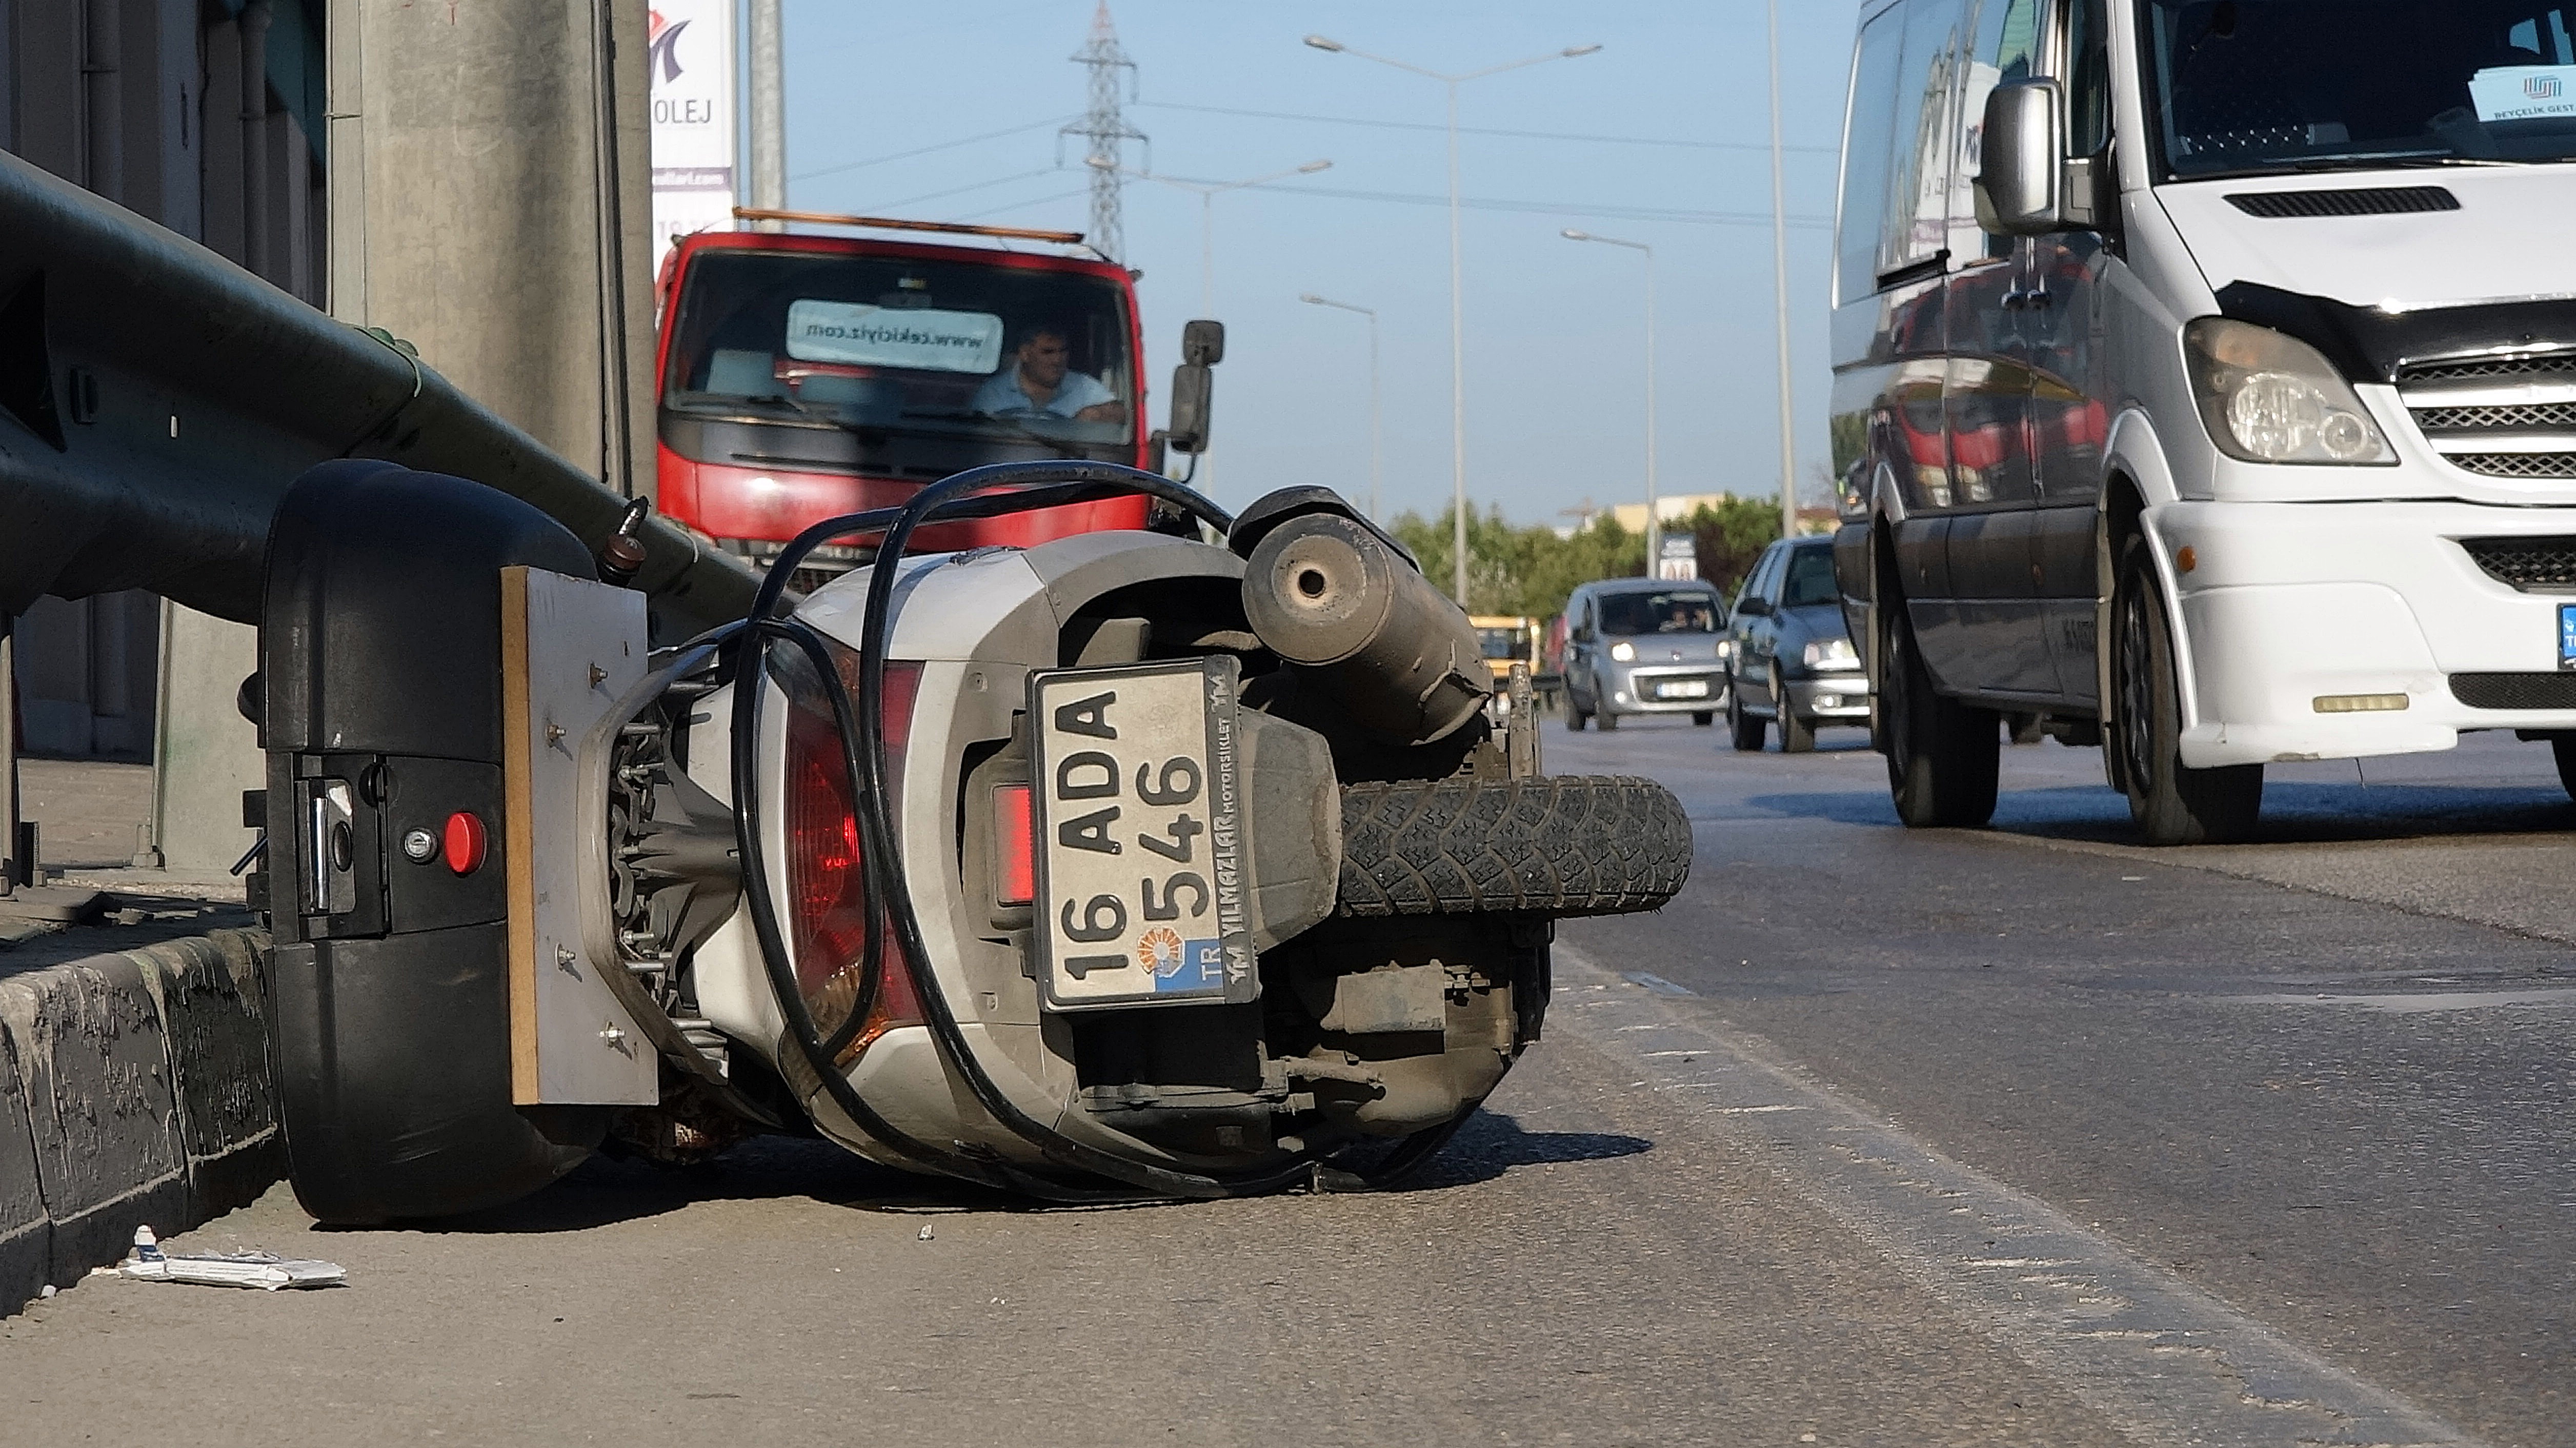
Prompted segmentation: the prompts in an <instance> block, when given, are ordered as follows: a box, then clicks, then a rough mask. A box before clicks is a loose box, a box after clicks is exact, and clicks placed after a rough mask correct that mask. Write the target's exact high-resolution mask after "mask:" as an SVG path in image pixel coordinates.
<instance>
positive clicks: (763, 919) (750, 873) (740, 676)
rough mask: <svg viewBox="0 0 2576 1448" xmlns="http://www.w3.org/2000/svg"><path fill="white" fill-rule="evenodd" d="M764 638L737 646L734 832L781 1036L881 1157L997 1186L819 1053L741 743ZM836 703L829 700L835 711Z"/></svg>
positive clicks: (747, 730)
mask: <svg viewBox="0 0 2576 1448" xmlns="http://www.w3.org/2000/svg"><path fill="white" fill-rule="evenodd" d="M782 632H785V631H782ZM764 635H765V631H764V632H763V633H755V634H753V635H750V636H748V637H746V638H745V639H744V640H743V643H742V648H743V664H742V666H741V667H739V668H737V669H736V670H735V678H734V691H733V729H734V738H733V743H734V748H733V793H734V823H735V829H734V833H735V836H736V843H737V844H738V846H739V848H740V849H741V851H742V893H743V903H744V904H745V905H747V906H749V907H750V912H749V913H750V915H751V926H752V933H753V934H754V935H755V936H757V937H758V939H759V943H760V958H761V966H762V969H763V970H764V971H765V972H766V973H767V975H768V976H769V990H770V994H771V995H773V996H776V997H777V998H778V1008H779V1010H780V1011H781V1012H783V1013H784V1014H785V1015H786V1017H787V1034H788V1035H789V1036H790V1037H792V1038H793V1039H794V1040H795V1042H796V1045H797V1047H798V1049H799V1050H800V1051H801V1052H802V1053H803V1055H804V1056H805V1061H806V1064H807V1065H808V1066H811V1067H812V1068H813V1070H814V1074H815V1075H816V1076H818V1077H820V1078H821V1080H822V1085H823V1089H824V1090H825V1092H826V1093H828V1094H829V1095H830V1096H831V1098H832V1101H833V1104H835V1105H837V1106H839V1107H840V1108H841V1110H842V1111H844V1112H846V1113H848V1115H849V1117H850V1119H851V1120H852V1121H853V1122H855V1123H856V1124H857V1125H858V1127H859V1129H860V1130H862V1131H865V1132H867V1133H868V1135H869V1136H870V1137H872V1138H874V1139H875V1140H877V1141H879V1142H881V1143H883V1144H884V1145H885V1147H886V1149H887V1150H889V1151H892V1152H893V1153H894V1154H895V1155H897V1156H900V1157H902V1158H903V1159H904V1160H906V1161H909V1162H913V1163H915V1164H916V1165H919V1166H923V1167H927V1168H929V1169H930V1170H932V1171H937V1172H941V1173H943V1174H963V1175H967V1176H968V1177H969V1179H970V1180H977V1181H982V1182H985V1183H986V1184H987V1185H999V1183H998V1182H994V1181H993V1180H992V1179H991V1178H989V1177H985V1176H982V1175H980V1174H976V1173H972V1172H965V1173H960V1172H959V1168H958V1164H957V1163H955V1162H952V1161H951V1160H949V1159H948V1156H947V1154H946V1153H943V1152H941V1151H939V1150H938V1149H937V1148H934V1147H931V1146H927V1145H924V1144H923V1143H921V1142H918V1141H915V1140H914V1139H912V1138H911V1137H910V1136H907V1135H905V1134H904V1133H903V1132H901V1131H898V1130H896V1129H895V1127H894V1126H893V1125H892V1124H890V1123H888V1122H887V1121H886V1119H885V1118H884V1117H881V1116H879V1115H877V1114H876V1112H875V1111H873V1110H871V1109H870V1108H869V1106H868V1104H867V1102H865V1101H864V1100H862V1099H860V1097H859V1093H858V1092H857V1090H856V1089H855V1088H853V1087H852V1086H851V1085H850V1083H849V1081H848V1079H847V1078H845V1077H844V1076H843V1075H842V1074H841V1071H840V1069H839V1068H838V1067H837V1066H835V1065H833V1063H832V1058H831V1056H830V1055H829V1054H828V1053H826V1052H824V1051H823V1050H822V1049H821V1045H822V1043H821V1042H820V1041H819V1040H818V1039H817V1038H816V1031H815V1026H814V1015H813V1012H812V1011H810V1010H808V1009H807V1008H806V1005H805V996H804V993H803V992H802V991H801V990H799V989H797V985H796V967H795V964H794V958H793V957H792V956H790V955H789V954H788V950H787V942H786V940H785V938H784V937H783V936H782V934H781V933H780V931H779V928H778V912H777V904H776V902H775V901H774V900H772V899H771V897H770V893H769V868H768V862H767V860H766V859H765V858H764V857H763V855H762V852H761V836H762V830H761V821H760V803H759V802H760V788H759V765H760V753H759V750H758V749H756V748H746V747H744V743H743V741H745V740H746V739H750V740H757V739H758V738H759V737H760V706H761V699H762V696H763V695H765V694H767V693H768V692H769V691H768V689H767V688H766V687H765V685H766V683H767V678H766V673H767V671H766V670H765V669H763V668H762V667H760V665H761V663H762V660H763V658H764V657H765V655H766V652H767V650H766V648H765V636H764ZM785 636H786V637H788V638H789V639H790V641H791V642H794V643H796V644H797V645H798V647H799V648H801V649H804V650H806V653H807V657H808V658H809V659H810V660H811V661H812V662H813V663H814V665H815V667H817V668H819V669H822V670H824V671H825V672H826V673H828V672H829V671H830V670H831V668H832V659H831V654H830V651H829V650H827V649H825V648H823V646H822V644H821V641H820V640H818V639H811V638H810V636H807V637H799V636H797V635H796V634H794V633H785ZM838 702H839V701H837V700H836V701H835V704H836V707H837V705H838Z"/></svg>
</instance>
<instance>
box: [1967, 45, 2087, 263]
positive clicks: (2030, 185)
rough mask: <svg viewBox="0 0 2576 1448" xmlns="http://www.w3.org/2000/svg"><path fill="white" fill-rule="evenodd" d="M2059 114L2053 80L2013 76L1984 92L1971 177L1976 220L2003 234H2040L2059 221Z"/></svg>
mask: <svg viewBox="0 0 2576 1448" xmlns="http://www.w3.org/2000/svg"><path fill="white" fill-rule="evenodd" d="M2062 114H2064V107H2063V106H2062V105H2061V104H2060V100H2059V93H2058V88H2057V82H2055V81H2053V80H2021V81H2014V82H2013V83H2011V84H2010V85H1999V86H1997V87H1995V88H1994V90H1993V92H1992V93H1991V94H1989V95H1988V96H1987V97H1986V117H1985V136H1984V142H1983V146H1982V153H1981V155H1980V156H1979V159H1978V166H1977V181H1976V196H1977V224H1978V225H1980V226H1982V227H1984V228H1985V229H1986V230H1988V231H1991V232H1995V233H1997V234H1999V235H2004V236H2044V235H2046V234H2048V233H2049V232H2052V231H2057V230H2060V229H2062V228H2063V227H2064V225H2065V216H2064V212H2065V208H2064V205H2063V203H2062V197H2061V195H2060V186H2061V183H2062V182H2063V180H2064V177H2065V174H2066V164H2065V163H2066V157H2065V143H2064V142H2063V141H2062V140H2061V139H2060V137H2059V130H2058V127H2059V121H2058V118H2059V117H2060V116H2061V115H2062Z"/></svg>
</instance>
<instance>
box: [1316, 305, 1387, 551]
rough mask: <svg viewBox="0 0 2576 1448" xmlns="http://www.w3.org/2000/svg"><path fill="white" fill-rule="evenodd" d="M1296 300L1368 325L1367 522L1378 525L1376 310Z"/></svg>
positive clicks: (1381, 439)
mask: <svg viewBox="0 0 2576 1448" xmlns="http://www.w3.org/2000/svg"><path fill="white" fill-rule="evenodd" d="M1297 300H1299V301H1301V302H1305V303H1307V304H1309V305H1311V306H1317V307H1331V308H1333V309H1335V310H1336V311H1343V312H1357V313H1359V314H1360V315H1361V316H1363V317H1366V318H1368V323H1369V521H1370V522H1372V523H1375V522H1378V521H1380V519H1379V517H1378V486H1379V484H1380V482H1381V481H1382V480H1383V478H1384V475H1385V472H1386V434H1385V433H1384V431H1383V430H1381V429H1380V427H1379V425H1378V420H1379V416H1380V414H1379V411H1378V386H1377V308H1375V307H1355V306H1353V305H1351V304H1350V303H1348V302H1337V301H1334V300H1332V299H1331V298H1329V297H1319V296H1317V295H1315V294H1314V293H1313V292H1303V293H1300V294H1299V295H1298V297H1297Z"/></svg>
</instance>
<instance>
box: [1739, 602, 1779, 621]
mask: <svg viewBox="0 0 2576 1448" xmlns="http://www.w3.org/2000/svg"><path fill="white" fill-rule="evenodd" d="M1770 612H1771V603H1770V600H1768V599H1763V598H1746V599H1739V600H1737V601H1736V605H1735V616H1736V617H1737V618H1761V617H1763V616H1764V615H1766V614H1768V613H1770Z"/></svg>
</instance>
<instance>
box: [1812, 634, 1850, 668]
mask: <svg viewBox="0 0 2576 1448" xmlns="http://www.w3.org/2000/svg"><path fill="white" fill-rule="evenodd" d="M1806 660H1807V667H1808V668H1811V669H1857V668H1859V667H1860V655H1859V654H1858V653H1857V652H1855V651H1854V650H1853V649H1852V646H1851V640H1850V639H1819V640H1817V641H1816V642H1814V643H1811V644H1809V645H1807V652H1806Z"/></svg>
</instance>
